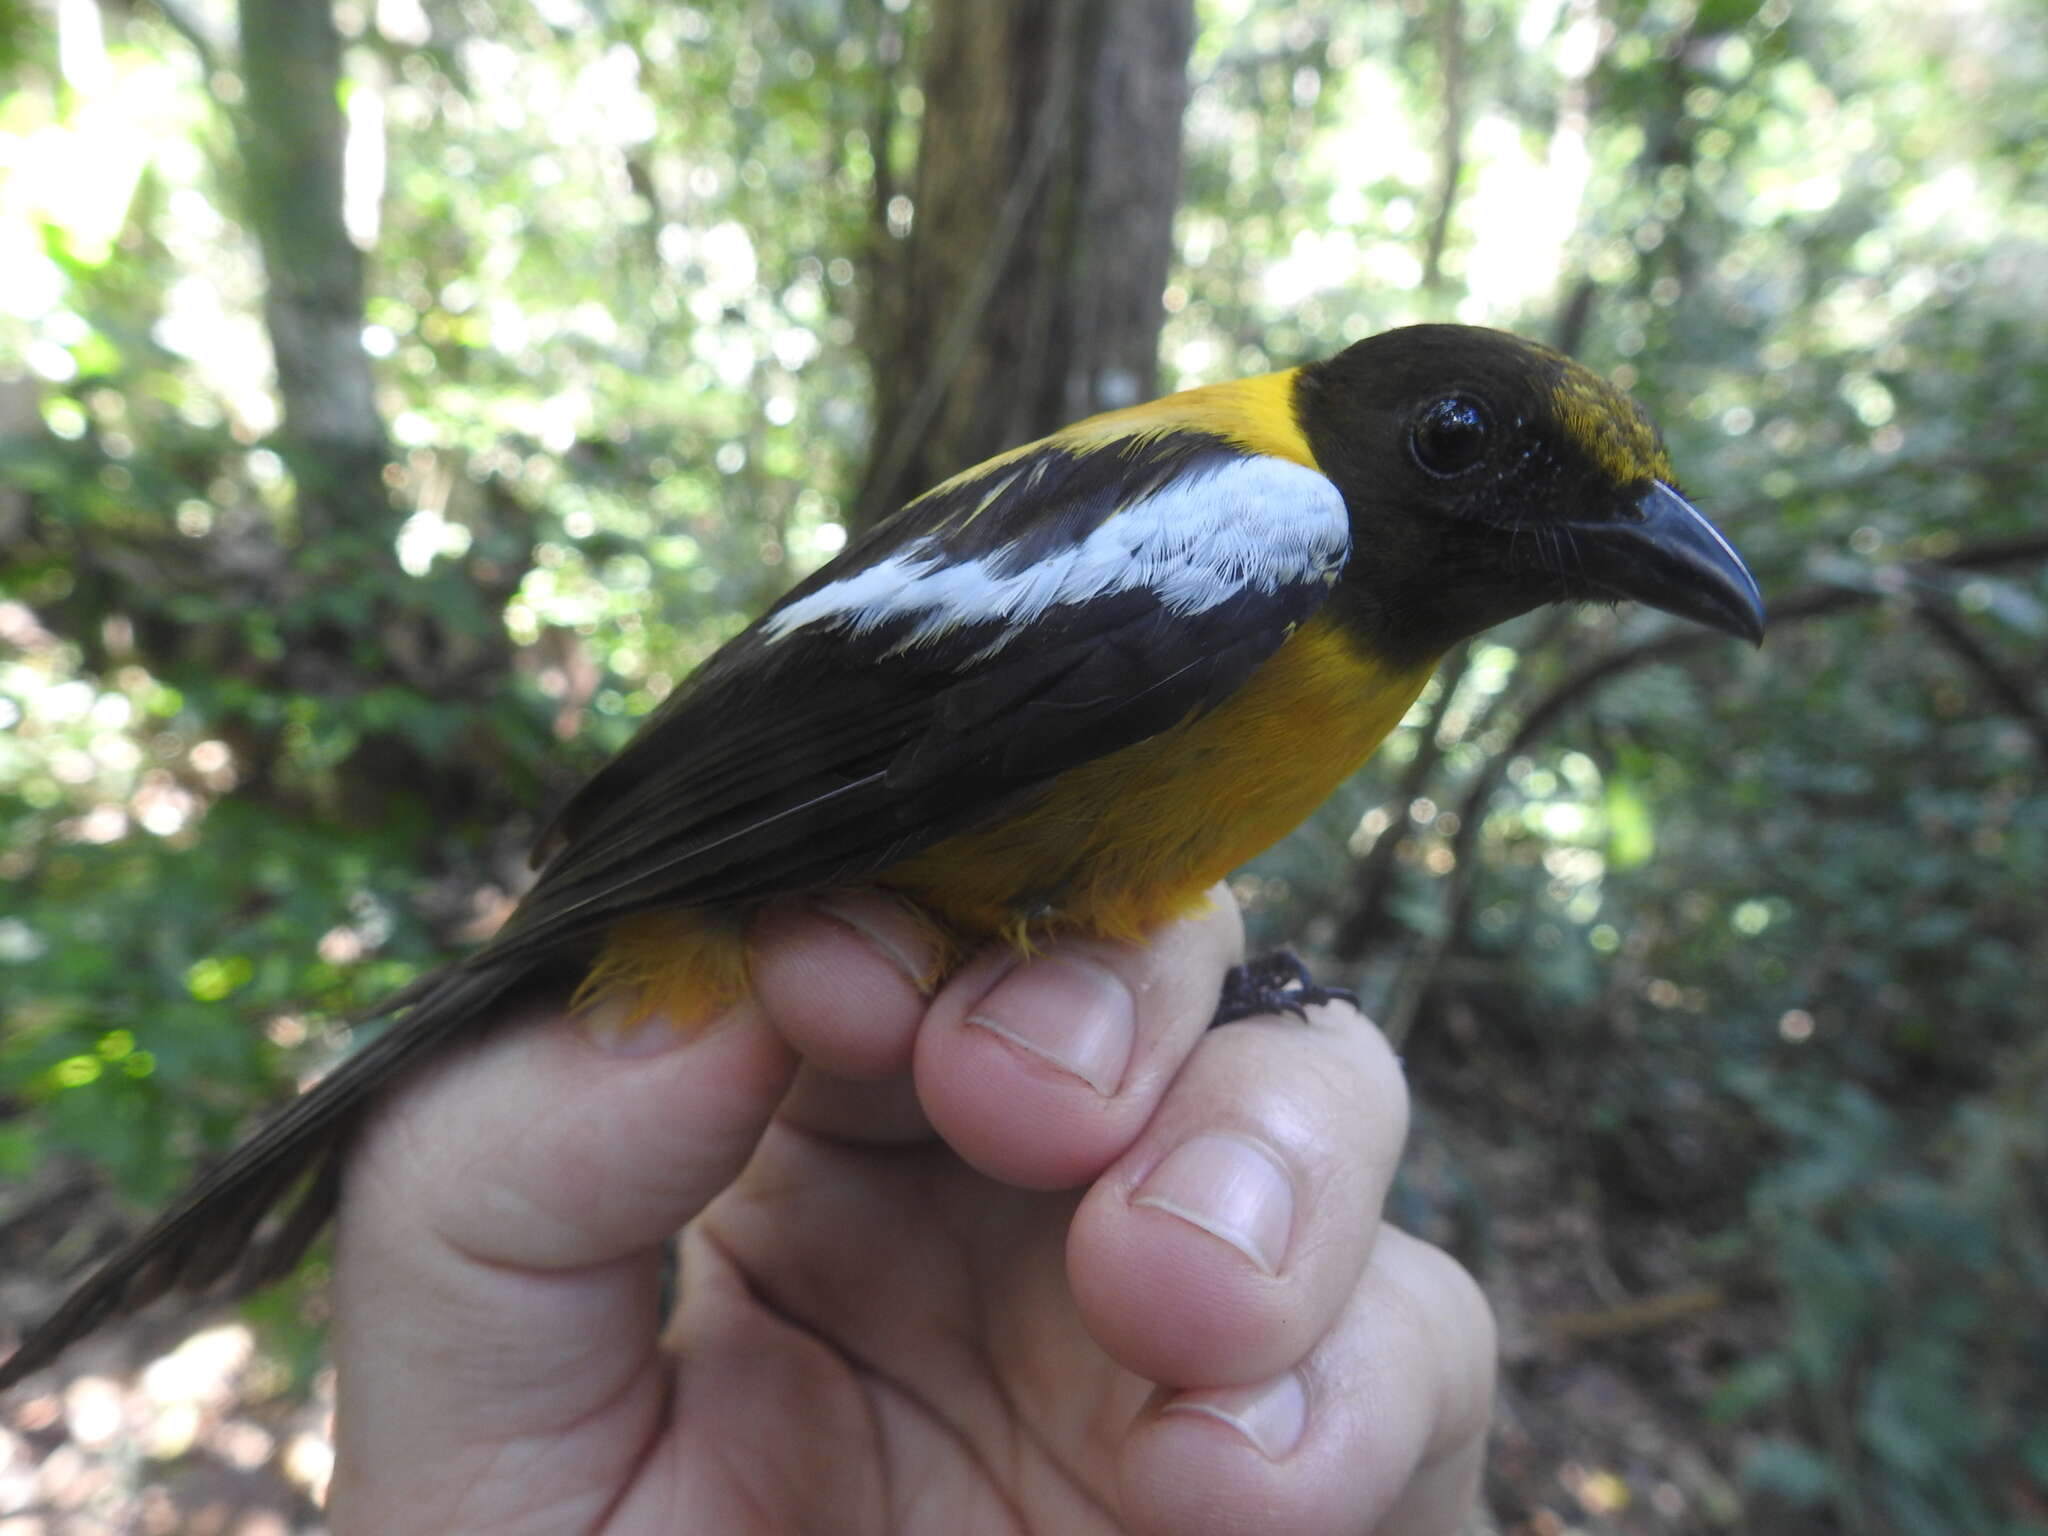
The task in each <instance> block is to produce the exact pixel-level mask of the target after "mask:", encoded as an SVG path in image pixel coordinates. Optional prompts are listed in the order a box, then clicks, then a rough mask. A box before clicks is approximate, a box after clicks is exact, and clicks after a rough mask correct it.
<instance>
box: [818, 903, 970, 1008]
mask: <svg viewBox="0 0 2048 1536" xmlns="http://www.w3.org/2000/svg"><path fill="white" fill-rule="evenodd" d="M811 906H812V908H813V909H814V910H816V911H818V912H822V913H823V914H824V915H825V916H827V917H829V918H831V919H832V920H833V921H834V922H836V923H844V924H845V925H846V926H847V927H849V928H851V929H852V930H853V931H854V932H855V933H857V934H859V935H860V936H861V937H862V938H863V939H866V940H867V941H868V944H869V945H870V947H872V948H873V949H874V951H875V953H876V954H878V955H880V956H881V957H882V958H883V959H884V960H887V961H888V962H889V963H890V964H891V965H893V966H894V967H895V968H896V969H897V970H898V971H900V972H902V973H903V975H904V977H905V978H906V979H907V980H908V981H909V982H910V984H911V985H912V986H913V987H915V988H917V990H918V992H919V993H920V994H921V995H923V996H925V997H930V996H931V995H932V993H933V991H934V990H935V989H936V988H937V986H938V980H939V971H940V969H941V964H940V957H939V953H938V945H937V944H936V943H935V942H934V941H933V937H932V931H931V928H930V926H929V925H928V924H926V923H924V922H923V921H921V920H920V919H919V918H918V917H917V916H916V915H915V914H914V913H912V912H911V911H910V910H909V909H908V908H906V907H904V906H903V905H902V904H901V903H899V902H896V901H892V900H890V899H889V898H888V897H887V896H877V895H873V894H871V893H869V892H864V891H844V892H835V893H833V894H831V895H829V896H814V897H812V898H811Z"/></svg>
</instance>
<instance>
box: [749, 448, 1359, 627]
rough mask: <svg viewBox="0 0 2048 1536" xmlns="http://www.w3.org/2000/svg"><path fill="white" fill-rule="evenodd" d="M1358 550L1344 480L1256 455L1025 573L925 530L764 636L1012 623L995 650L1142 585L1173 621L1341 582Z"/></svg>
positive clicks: (1180, 483)
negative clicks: (1260, 595)
mask: <svg viewBox="0 0 2048 1536" xmlns="http://www.w3.org/2000/svg"><path fill="white" fill-rule="evenodd" d="M1350 549H1351V528H1350V520H1349V518H1348V517H1347V516H1346V514H1345V510H1344V497H1343V495H1342V493H1341V492H1339V491H1338V489H1337V487H1336V486H1334V485H1332V484H1331V483H1330V482H1329V481H1328V480H1327V479H1325V478H1324V477H1323V476H1322V475H1320V474H1318V473H1317V472H1316V471H1314V470H1312V469H1309V468H1306V467H1305V466H1303V465H1300V464H1294V463H1290V462H1289V461H1287V460H1286V459H1276V458H1272V457H1269V456H1265V455H1255V456H1253V457H1249V458H1243V459H1234V460H1231V461H1230V462H1228V463H1226V464H1222V465H1219V466H1217V467H1216V468H1214V469H1211V470H1207V471H1205V472H1202V473H1198V474H1195V475H1192V476H1189V477H1187V478H1185V479H1182V480H1176V481H1173V482H1171V483H1169V484H1167V485H1166V486H1164V487H1162V488H1161V489H1160V490H1158V491H1156V492H1154V493H1153V494H1152V495H1150V496H1147V497H1146V498H1144V499H1143V500H1141V501H1138V502H1134V503H1132V504H1131V505H1129V506H1126V507H1121V508H1119V509H1118V510H1117V511H1116V513H1115V514H1114V515H1112V516H1111V517H1110V518H1109V519H1108V520H1107V521H1105V522H1104V523H1103V524H1102V525H1101V526H1100V527H1098V528H1096V529H1095V530H1094V531H1093V532H1092V533H1090V534H1089V535H1088V536H1087V537H1086V538H1085V539H1083V540H1082V541H1081V542H1080V543H1078V544H1075V545H1072V546H1070V547H1069V548H1067V549H1065V550H1063V551H1059V552H1057V553H1053V554H1048V555H1046V556H1045V557H1043V558H1042V559H1040V560H1037V561H1035V562H1034V563H1033V564H1031V565H1030V566H1029V567H1027V568H1026V569H1024V570H1020V571H1007V572H1005V571H1000V570H998V569H997V562H996V559H995V558H992V557H990V556H986V555H984V556H980V557H977V558H975V559H972V560H949V559H948V558H947V556H946V552H945V548H944V546H943V544H942V543H941V542H940V541H939V540H937V539H934V538H932V537H930V536H926V537H924V538H921V539H918V540H916V541H915V542H913V543H911V544H909V545H908V546H906V547H905V548H903V549H901V550H899V551H898V552H897V553H895V554H893V555H891V556H890V557H889V558H888V559H886V560H880V561H877V562H876V563H875V564H873V565H871V566H869V567H868V568H867V569H866V570H862V571H856V572H855V573H854V574H852V575H850V576H846V577H843V578H841V579H840V580H838V581H835V582H833V583H832V584H831V585H830V586H826V587H820V588H819V589H818V590H817V591H815V592H813V593H811V594H810V595H809V596H807V597H802V598H799V599H797V600H796V601H795V602H793V603H790V604H788V605H786V606H785V607H782V608H779V609H777V610H776V611H775V612H773V613H771V614H769V615H768V616H767V617H766V618H765V619H764V620H763V621H762V623H761V633H762V635H763V637H764V638H765V639H767V640H769V641H775V640H780V639H781V638H783V637H784V636H785V635H789V634H793V633H795V632H796V631H797V630H800V629H809V628H812V627H814V626H824V627H827V628H836V629H841V630H844V631H845V632H847V633H848V634H854V635H858V634H864V633H866V632H868V631H870V630H873V629H877V628H879V627H880V626H882V625H884V624H887V623H890V622H892V621H895V620H900V619H913V620H915V621H916V622H915V623H914V624H913V625H912V627H911V629H910V632H909V633H908V634H907V635H905V636H904V638H903V639H902V640H901V641H900V642H899V644H898V645H897V647H896V649H898V650H904V649H908V648H909V647H911V646H915V645H921V644H924V643H926V642H927V641H931V640H935V639H937V638H938V637H940V636H941V635H944V634H946V633H948V632H949V631H951V630H954V629H957V628H959V627H961V626H962V625H980V624H988V623H1001V624H1003V625H1005V626H1006V627H1005V629H1004V631H1003V633H1002V634H1001V635H1000V636H999V637H998V638H997V639H996V641H995V642H994V643H993V644H992V645H990V646H988V647H987V648H986V649H985V650H984V651H983V652H982V653H981V654H983V655H986V654H989V653H990V652H993V651H996V650H1000V649H1001V648H1002V647H1003V646H1005V645H1007V644H1009V642H1010V641H1012V640H1014V639H1015V638H1017V636H1018V635H1020V634H1022V633H1023V632H1024V630H1025V629H1026V628H1027V627H1028V626H1029V625H1030V624H1031V623H1032V622H1033V621H1034V620H1036V619H1038V618H1040V617H1041V616H1043V615H1044V614H1045V613H1046V612H1047V610H1049V609H1051V608H1054V607H1056V606H1059V605H1061V604H1066V603H1085V602H1087V601H1088V600H1089V599H1091V598H1096V597H1104V596H1108V595H1110V594H1112V593H1117V592H1128V591H1131V590H1133V589H1135V588H1139V587H1145V588H1149V589H1150V590H1151V591H1152V592H1153V593H1154V594H1155V595H1156V596H1157V597H1158V599H1159V602H1160V605H1161V606H1162V607H1164V608H1165V609H1166V610H1167V611H1168V612H1170V613H1176V614H1188V613H1202V612H1205V611H1206V610H1208V609H1211V608H1214V607H1216V606H1217V605H1219V604H1221V603H1223V602H1226V601H1227V600H1229V599H1230V598H1232V597H1234V596H1236V595H1237V594H1238V593H1240V592H1244V591H1246V590H1251V591H1256V592H1268V593H1270V592H1275V591H1278V590H1279V589H1280V588H1281V587H1283V586H1292V585H1296V584H1298V583H1302V582H1312V581H1329V580H1333V579H1335V577H1336V575H1337V573H1338V572H1339V571H1340V570H1341V569H1342V568H1343V565H1344V561H1345V558H1346V557H1347V556H1348V555H1349V553H1350Z"/></svg>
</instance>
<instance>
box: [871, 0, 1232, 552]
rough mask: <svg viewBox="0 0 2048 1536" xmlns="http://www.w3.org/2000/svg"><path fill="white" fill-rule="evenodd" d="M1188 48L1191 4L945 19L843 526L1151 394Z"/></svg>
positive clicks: (936, 30)
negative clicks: (866, 444)
mask: <svg viewBox="0 0 2048 1536" xmlns="http://www.w3.org/2000/svg"><path fill="white" fill-rule="evenodd" d="M1193 40H1194V8H1193V4H1192V0H1047V3H1045V4H1042V5H1036V6H1019V5H1011V4H1008V3H1005V0H947V3H943V4H941V5H939V6H938V8H937V11H936V14H935V15H934V17H933V21H932V30H931V33H930V35H929V37H928V38H927V39H926V42H925V58H924V66H923V70H922V77H923V85H924V123H923V130H922V134H921V144H920V149H919V154H918V163H917V172H916V177H915V181H914V191H913V198H912V203H911V217H912V223H911V228H910V231H909V234H908V235H907V237H906V238H904V239H902V240H901V241H895V240H893V239H891V238H890V237H887V236H884V237H883V239H884V244H883V246H882V249H881V250H880V252H879V253H878V257H877V260H876V263H875V271H874V273H873V281H874V290H873V296H872V302H871V304H870V307H869V311H868V315H867V323H868V326H867V328H868V336H867V344H868V353H869V356H870V358H871V359H872V362H873V368H874V379H875V434H874V441H873V445H872V448H871V450H870V458H869V464H868V472H867V477H866V480H865V481H864V483H863V484H862V487H861V491H860V496H859V499H858V502H857V505H856V509H855V513H854V522H855V524H856V526H857V527H860V528H864V527H867V526H869V525H870V524H872V523H873V522H875V521H877V520H878V519H880V518H882V517H884V516H886V515H887V514H888V513H890V512H892V511H894V510H895V509H896V508H897V507H899V506H901V505H902V504H903V503H904V502H905V501H907V500H909V499H910V498H911V497H912V496H914V495H916V494H917V493H918V492H920V491H922V490H924V489H925V488H926V487H928V486H930V485H933V484H935V483H936V482H938V481H940V480H942V479H944V478H945V477H946V476H948V475H950V474H953V473H955V472H956V471H958V470H961V469H964V468H966V467H967V466H969V465H971V464H973V463H975V462H976V461H978V460H980V459H983V458H986V457H987V456H988V455H990V454H991V453H995V452H998V451H999V450H1001V449H1003V448H1005V447H1009V446H1011V445H1013V444H1016V443H1020V442H1024V441H1027V440H1029V439H1030V438H1033V437H1037V436H1040V435H1042V434H1044V433H1046V432H1049V431H1051V430H1052V429H1054V428H1055V427H1058V426H1060V425H1062V424H1064V423H1066V422H1068V421H1071V420H1073V419H1075V418H1076V417H1079V416H1085V415H1088V414H1090V413H1091V412H1094V411H1100V410H1107V409H1111V408H1113V407H1116V406H1120V405H1130V404H1133V403H1135V402H1137V401H1140V400H1144V399H1147V398H1149V397H1150V396H1151V395H1153V394H1156V393H1157V392H1158V390H1157V385H1158V364H1157V354H1158V347H1159V327H1160V324H1161V321H1162V320H1163V319H1164V311H1163V309H1162V308H1161V305H1160V295H1161V292H1162V291H1163V290H1164V288H1165V286H1166V274H1167V268H1168V264H1169V262H1170V261H1171V259H1172V255H1173V213H1174V208H1175V206H1176V203H1177V201H1178V197H1179V191H1180V163H1181V117H1182V114H1183V112H1184V110H1185V108H1186V106H1187V94H1188V90H1187V59H1188V50H1189V48H1190V47H1191V46H1192V44H1193ZM877 148H878V153H881V152H885V150H886V146H878V147H877ZM889 185H890V182H889V179H888V178H887V177H880V178H878V186H880V187H882V188H884V189H886V188H887V187H888V186H889ZM884 195H885V196H886V195H887V193H886V190H885V192H884ZM884 213H885V215H887V214H888V210H884Z"/></svg>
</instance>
